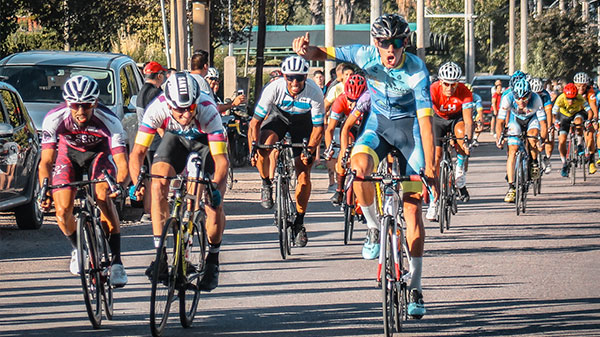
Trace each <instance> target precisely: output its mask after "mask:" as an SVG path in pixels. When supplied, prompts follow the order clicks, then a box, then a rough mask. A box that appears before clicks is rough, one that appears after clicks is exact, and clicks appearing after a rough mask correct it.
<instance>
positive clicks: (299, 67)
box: [281, 55, 308, 75]
mask: <svg viewBox="0 0 600 337" xmlns="http://www.w3.org/2000/svg"><path fill="white" fill-rule="evenodd" d="M281 72H282V73H283V74H284V75H306V74H308V62H306V60H305V59H304V58H302V57H301V56H298V55H294V56H290V57H288V58H286V59H285V60H283V62H282V63H281Z"/></svg>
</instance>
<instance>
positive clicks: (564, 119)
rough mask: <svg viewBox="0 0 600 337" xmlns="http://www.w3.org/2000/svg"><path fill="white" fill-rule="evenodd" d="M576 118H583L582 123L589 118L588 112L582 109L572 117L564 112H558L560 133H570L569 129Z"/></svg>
mask: <svg viewBox="0 0 600 337" xmlns="http://www.w3.org/2000/svg"><path fill="white" fill-rule="evenodd" d="M575 118H581V120H582V122H581V123H582V124H583V122H585V121H586V120H587V113H586V112H585V111H580V112H577V113H574V114H573V115H572V116H571V117H569V116H565V115H563V114H562V113H559V114H558V120H559V123H560V127H559V128H558V134H559V135H560V134H563V135H564V134H568V133H569V129H570V128H571V122H573V121H574V120H575Z"/></svg>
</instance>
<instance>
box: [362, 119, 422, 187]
mask: <svg viewBox="0 0 600 337" xmlns="http://www.w3.org/2000/svg"><path fill="white" fill-rule="evenodd" d="M394 148H396V149H398V150H399V152H400V155H399V157H398V164H399V168H400V174H401V175H412V174H419V173H420V172H421V170H422V169H423V168H425V156H424V154H423V145H422V143H421V132H420V129H419V121H418V119H417V118H415V117H405V118H400V119H394V120H390V119H388V118H386V117H385V116H383V115H380V114H374V113H371V114H369V117H368V119H367V121H366V124H365V127H364V129H363V131H362V133H361V134H360V135H359V136H358V139H357V140H356V144H355V145H354V148H353V149H352V156H354V155H355V154H357V153H366V154H368V155H370V156H371V157H372V158H373V163H374V166H373V167H374V169H375V168H377V167H378V166H379V162H380V161H381V160H384V159H385V158H386V156H387V154H388V153H389V152H390V151H391V150H392V149H394ZM402 189H403V191H404V192H405V193H413V192H422V190H423V186H422V184H421V182H412V181H410V182H404V183H402Z"/></svg>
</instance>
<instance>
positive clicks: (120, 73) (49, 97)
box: [0, 50, 144, 145]
mask: <svg viewBox="0 0 600 337" xmlns="http://www.w3.org/2000/svg"><path fill="white" fill-rule="evenodd" d="M74 75H87V76H90V77H92V78H94V79H95V80H96V81H97V82H98V85H99V88H100V98H99V99H100V102H102V103H103V104H104V105H106V106H107V107H108V108H109V109H111V110H112V111H113V112H114V113H115V114H116V115H117V116H118V117H119V119H121V121H122V123H123V127H124V128H125V131H127V134H128V136H129V145H132V144H133V138H134V137H135V133H136V131H137V117H136V114H135V99H136V97H137V94H138V92H139V90H140V88H141V87H142V85H143V84H144V81H143V77H142V74H141V73H140V71H139V69H138V67H137V65H136V63H135V62H134V61H133V60H132V59H131V58H130V57H129V56H127V55H123V54H113V53H95V52H71V51H47V50H34V51H28V52H23V53H16V54H12V55H9V56H7V57H5V58H3V59H2V60H0V77H3V78H4V79H5V81H6V82H7V83H9V84H11V85H12V86H14V87H15V88H16V89H17V90H18V92H19V93H20V94H21V97H23V102H24V103H25V106H26V107H27V109H28V110H29V113H30V114H31V118H32V119H33V122H34V124H35V127H36V128H37V129H38V131H39V130H40V129H41V128H42V122H43V121H44V117H45V116H46V113H48V111H50V110H51V109H52V108H54V107H55V106H56V105H58V104H59V103H61V102H63V98H62V87H63V85H64V83H65V82H66V81H67V80H68V79H69V78H70V77H72V76H74Z"/></svg>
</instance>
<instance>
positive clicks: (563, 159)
mask: <svg viewBox="0 0 600 337" xmlns="http://www.w3.org/2000/svg"><path fill="white" fill-rule="evenodd" d="M560 161H561V162H562V164H563V165H565V164H566V163H567V157H565V156H563V155H562V154H561V155H560Z"/></svg>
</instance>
